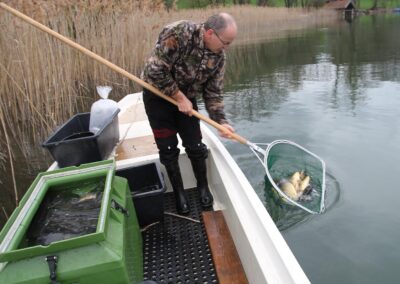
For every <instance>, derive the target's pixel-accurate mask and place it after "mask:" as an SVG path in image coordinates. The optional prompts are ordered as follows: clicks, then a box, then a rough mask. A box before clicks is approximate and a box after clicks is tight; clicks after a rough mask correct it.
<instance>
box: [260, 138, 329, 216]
mask: <svg viewBox="0 0 400 284" xmlns="http://www.w3.org/2000/svg"><path fill="white" fill-rule="evenodd" d="M264 166H265V169H266V173H267V177H268V179H269V182H270V183H271V185H272V187H273V188H274V189H275V190H276V192H277V193H278V194H279V197H280V200H281V202H283V203H287V204H291V205H295V206H298V207H300V208H302V209H304V210H306V211H308V212H310V213H321V212H322V211H323V210H324V199H325V164H324V162H323V161H322V160H321V159H320V158H319V157H318V156H316V155H315V154H313V153H311V152H309V151H308V150H306V149H304V148H303V147H301V146H299V145H297V144H295V143H293V142H291V141H286V140H277V141H274V142H272V143H271V144H269V145H268V147H267V149H266V152H265V157H264ZM301 171H303V172H304V174H305V175H307V176H309V177H310V191H309V193H308V194H307V196H306V195H305V194H304V196H300V198H299V199H298V200H293V199H291V198H290V197H289V196H287V195H286V194H285V193H284V192H283V191H282V190H281V188H280V187H279V182H280V181H282V180H288V179H289V178H290V177H291V176H292V175H293V173H295V172H301Z"/></svg>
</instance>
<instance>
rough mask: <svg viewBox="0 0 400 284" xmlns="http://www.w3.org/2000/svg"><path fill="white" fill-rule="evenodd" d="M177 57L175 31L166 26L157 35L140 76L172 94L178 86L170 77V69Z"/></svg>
mask: <svg viewBox="0 0 400 284" xmlns="http://www.w3.org/2000/svg"><path fill="white" fill-rule="evenodd" d="M178 57H179V40H178V38H177V35H176V31H175V30H174V28H173V27H168V26H167V27H165V28H164V30H163V31H162V32H161V33H160V35H159V38H158V41H157V43H156V46H155V49H154V50H153V53H152V55H151V56H150V58H149V59H148V60H147V62H146V65H145V67H144V70H143V76H142V77H144V78H146V81H147V83H149V84H151V85H153V86H154V87H156V88H158V89H159V90H160V91H162V92H163V93H164V94H165V95H167V96H172V95H174V94H175V93H176V92H177V91H178V90H179V88H178V85H177V83H176V82H175V80H174V79H173V77H172V73H171V69H172V66H173V64H174V63H175V61H176V60H177V58H178Z"/></svg>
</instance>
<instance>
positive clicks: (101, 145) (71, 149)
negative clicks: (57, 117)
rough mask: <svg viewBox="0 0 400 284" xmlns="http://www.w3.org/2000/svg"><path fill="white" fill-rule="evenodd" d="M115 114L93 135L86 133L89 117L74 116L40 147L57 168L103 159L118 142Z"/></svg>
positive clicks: (116, 117) (84, 114) (82, 114)
mask: <svg viewBox="0 0 400 284" xmlns="http://www.w3.org/2000/svg"><path fill="white" fill-rule="evenodd" d="M118 113H119V110H117V111H115V112H114V114H113V115H112V117H111V118H110V120H109V121H107V123H105V125H104V127H103V128H102V129H101V130H100V131H99V132H98V133H97V134H96V135H94V134H93V133H91V132H89V123H90V113H89V112H87V113H79V114H76V115H74V116H73V117H71V118H70V119H69V120H68V121H67V122H66V123H65V124H64V125H62V126H61V127H60V128H59V129H58V130H56V132H55V133H54V134H53V135H52V136H50V138H48V139H47V141H45V142H44V143H43V144H42V146H43V147H45V148H47V149H48V150H49V152H50V154H51V155H52V156H53V158H54V160H56V161H57V162H58V166H59V167H60V168H63V167H67V166H78V165H80V164H85V163H90V162H95V161H100V160H103V159H106V158H108V156H109V155H110V153H111V151H112V150H113V149H114V146H115V145H116V143H117V142H118V141H119V126H118Z"/></svg>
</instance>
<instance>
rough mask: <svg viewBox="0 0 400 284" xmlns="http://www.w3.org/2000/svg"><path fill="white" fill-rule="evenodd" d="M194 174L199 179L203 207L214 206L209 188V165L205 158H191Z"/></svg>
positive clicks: (198, 187)
mask: <svg viewBox="0 0 400 284" xmlns="http://www.w3.org/2000/svg"><path fill="white" fill-rule="evenodd" d="M190 161H191V162H192V167H193V172H194V176H195V177H196V180H197V190H198V191H199V192H200V201H201V205H202V206H203V208H208V207H210V206H212V204H213V201H214V198H213V196H212V194H211V192H210V189H209V188H208V181H207V167H206V160H205V159H190Z"/></svg>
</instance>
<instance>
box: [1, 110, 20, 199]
mask: <svg viewBox="0 0 400 284" xmlns="http://www.w3.org/2000/svg"><path fill="white" fill-rule="evenodd" d="M0 121H1V125H2V127H3V131H4V137H5V139H6V145H7V150H8V156H9V161H10V169H11V178H12V181H13V186H14V197H15V206H18V203H19V198H18V190H17V182H16V180H15V170H14V162H13V157H12V151H11V144H10V139H9V138H8V133H7V128H6V124H5V122H4V115H3V110H2V109H0Z"/></svg>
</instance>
